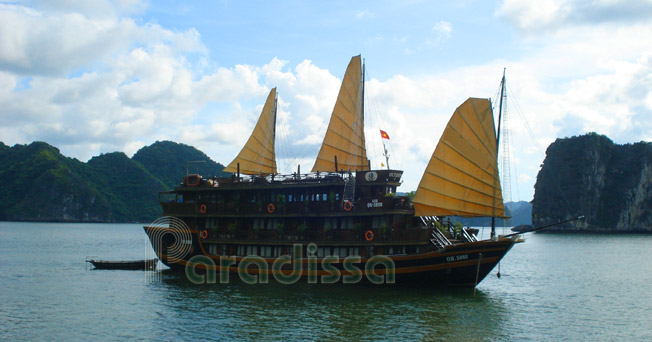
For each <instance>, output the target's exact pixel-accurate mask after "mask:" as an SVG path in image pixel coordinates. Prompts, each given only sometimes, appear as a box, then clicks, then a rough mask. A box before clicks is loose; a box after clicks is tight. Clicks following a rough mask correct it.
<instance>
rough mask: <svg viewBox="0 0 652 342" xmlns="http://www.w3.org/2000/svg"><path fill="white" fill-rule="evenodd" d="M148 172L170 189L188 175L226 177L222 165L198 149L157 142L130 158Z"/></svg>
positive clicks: (170, 142)
mask: <svg viewBox="0 0 652 342" xmlns="http://www.w3.org/2000/svg"><path fill="white" fill-rule="evenodd" d="M132 159H133V160H135V161H137V162H139V163H140V164H142V165H143V166H144V167H145V168H146V169H147V170H149V172H151V173H152V174H153V175H154V176H155V177H157V178H158V179H160V180H161V182H163V184H165V185H166V187H168V188H170V189H172V188H174V187H175V186H177V185H179V184H180V183H181V178H182V177H183V176H185V175H186V172H188V173H198V174H200V175H202V176H217V177H226V176H228V175H229V173H226V172H222V170H223V169H224V165H222V164H220V163H216V162H214V161H213V160H211V158H209V157H208V156H207V155H206V154H204V152H202V151H199V150H198V149H196V148H194V147H192V146H188V145H184V144H179V143H175V142H172V141H157V142H155V143H154V144H152V145H150V146H145V147H143V148H141V149H140V150H138V152H136V154H134V156H133V157H132Z"/></svg>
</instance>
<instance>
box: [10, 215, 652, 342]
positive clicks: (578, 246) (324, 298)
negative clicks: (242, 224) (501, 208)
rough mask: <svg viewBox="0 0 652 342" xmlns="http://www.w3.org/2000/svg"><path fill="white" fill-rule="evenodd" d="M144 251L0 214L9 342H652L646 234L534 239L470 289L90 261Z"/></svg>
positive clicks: (121, 237) (80, 227)
mask: <svg viewBox="0 0 652 342" xmlns="http://www.w3.org/2000/svg"><path fill="white" fill-rule="evenodd" d="M146 246H147V241H146V237H145V234H144V232H143V230H142V228H141V225H137V224H133V225H132V224H129V225H109V224H37V223H8V222H0V340H14V339H17V340H64V339H65V340H116V341H123V340H154V339H156V340H169V341H172V340H179V339H183V340H191V339H196V340H225V339H236V340H279V339H283V340H455V341H506V340H511V341H527V340H532V341H541V340H547V341H564V340H567V341H587V340H598V341H624V340H626V341H649V340H652V325H651V324H650V317H651V316H650V313H651V312H652V291H651V290H650V286H651V284H652V253H650V250H651V249H652V236H651V235H560V234H529V235H528V236H527V241H526V242H525V243H523V244H519V245H516V246H515V247H514V248H513V249H512V251H511V252H510V253H509V254H508V255H507V257H506V258H505V259H504V260H503V262H502V265H501V274H502V277H501V278H500V279H499V278H497V277H496V271H497V270H494V271H493V272H492V273H491V274H490V275H489V276H488V277H487V278H486V279H485V280H484V281H483V282H482V283H481V284H480V285H479V286H478V288H477V291H476V293H475V295H474V291H473V289H423V288H416V289H415V288H410V289H405V288H394V287H387V286H373V285H366V286H365V285H342V284H339V285H316V286H315V285H309V284H306V283H305V282H299V283H297V284H294V285H279V284H271V283H270V284H266V285H247V284H244V283H242V282H238V281H235V282H231V283H230V284H212V285H211V284H208V285H206V284H205V285H194V284H191V283H189V282H188V281H187V280H186V279H185V278H184V277H183V276H180V275H175V274H167V273H165V274H163V275H162V277H161V280H160V281H155V282H147V281H146V276H147V275H148V273H147V272H144V271H119V270H116V271H109V270H90V269H88V268H87V267H86V265H85V262H84V260H85V258H86V257H87V256H97V257H99V258H103V259H142V258H143V257H144V256H145V250H146ZM149 275H151V274H149Z"/></svg>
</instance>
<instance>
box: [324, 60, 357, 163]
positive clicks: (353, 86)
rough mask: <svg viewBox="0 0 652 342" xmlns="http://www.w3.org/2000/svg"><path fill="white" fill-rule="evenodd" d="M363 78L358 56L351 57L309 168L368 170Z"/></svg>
mask: <svg viewBox="0 0 652 342" xmlns="http://www.w3.org/2000/svg"><path fill="white" fill-rule="evenodd" d="M362 93H363V79H362V63H361V58H360V56H354V57H353V58H351V62H350V63H349V65H348V67H347V68H346V73H345V74H344V78H343V79H342V85H341V86H340V91H339V93H338V95H337V101H336V102H335V106H334V107H333V111H332V113H331V118H330V121H329V123H328V128H327V129H326V134H325V135H324V141H323V142H322V145H321V148H320V150H319V153H318V155H317V157H316V158H315V159H316V160H315V164H314V166H313V167H312V171H313V172H316V171H327V172H328V171H331V172H333V171H335V157H337V162H338V169H347V168H348V169H349V170H368V169H369V166H368V163H367V151H366V147H365V138H364V121H363V120H364V118H363V113H362V108H363V105H362V101H363V97H362Z"/></svg>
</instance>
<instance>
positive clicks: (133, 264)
mask: <svg viewBox="0 0 652 342" xmlns="http://www.w3.org/2000/svg"><path fill="white" fill-rule="evenodd" d="M86 262H90V263H91V264H92V265H93V267H95V268H96V269H103V270H155V269H156V264H157V263H158V259H146V260H123V261H109V260H95V259H88V260H86Z"/></svg>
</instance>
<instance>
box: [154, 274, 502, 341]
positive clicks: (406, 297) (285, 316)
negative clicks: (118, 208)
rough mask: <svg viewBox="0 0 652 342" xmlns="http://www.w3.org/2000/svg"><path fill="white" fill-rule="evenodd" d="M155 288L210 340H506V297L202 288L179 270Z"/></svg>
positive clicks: (332, 288) (357, 289)
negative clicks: (504, 334)
mask: <svg viewBox="0 0 652 342" xmlns="http://www.w3.org/2000/svg"><path fill="white" fill-rule="evenodd" d="M150 285H151V286H154V287H156V291H155V292H156V293H157V294H159V297H158V299H159V300H160V305H162V306H164V307H165V308H166V309H165V310H164V311H166V312H168V313H172V312H174V313H175V316H176V317H180V316H182V315H185V316H188V315H190V317H192V318H191V319H190V318H189V321H188V322H185V323H184V325H183V326H184V329H193V328H191V327H194V328H196V329H206V330H205V331H206V332H208V333H207V334H206V335H204V337H205V338H214V339H222V338H238V339H242V338H245V339H260V338H264V337H274V338H283V339H291V340H297V339H302V340H304V339H311V340H312V339H314V340H324V339H329V340H330V339H345V340H367V339H374V340H377V339H398V338H401V339H408V340H412V339H415V340H465V341H468V340H471V341H473V340H492V339H501V338H505V336H501V330H502V329H501V327H500V322H501V321H502V320H503V316H504V314H505V312H506V310H505V308H504V307H503V303H502V301H501V298H496V297H494V296H492V295H491V294H490V293H485V292H483V291H480V290H477V291H476V293H475V295H474V291H473V289H436V288H424V287H410V288H406V287H398V286H392V285H383V286H379V285H371V284H355V285H351V284H332V285H326V284H308V283H306V282H297V283H295V284H291V285H283V284H279V283H276V282H270V283H269V284H256V285H249V284H245V283H243V282H241V281H240V280H239V279H237V277H236V279H232V280H231V281H230V282H229V283H228V284H219V283H217V284H202V285H196V284H192V283H191V282H189V281H188V280H187V279H186V278H185V276H184V275H183V274H179V273H172V272H164V273H163V275H162V278H161V281H160V282H156V283H152V284H150ZM171 329H176V328H174V327H172V328H171ZM170 332H171V333H174V331H170Z"/></svg>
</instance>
